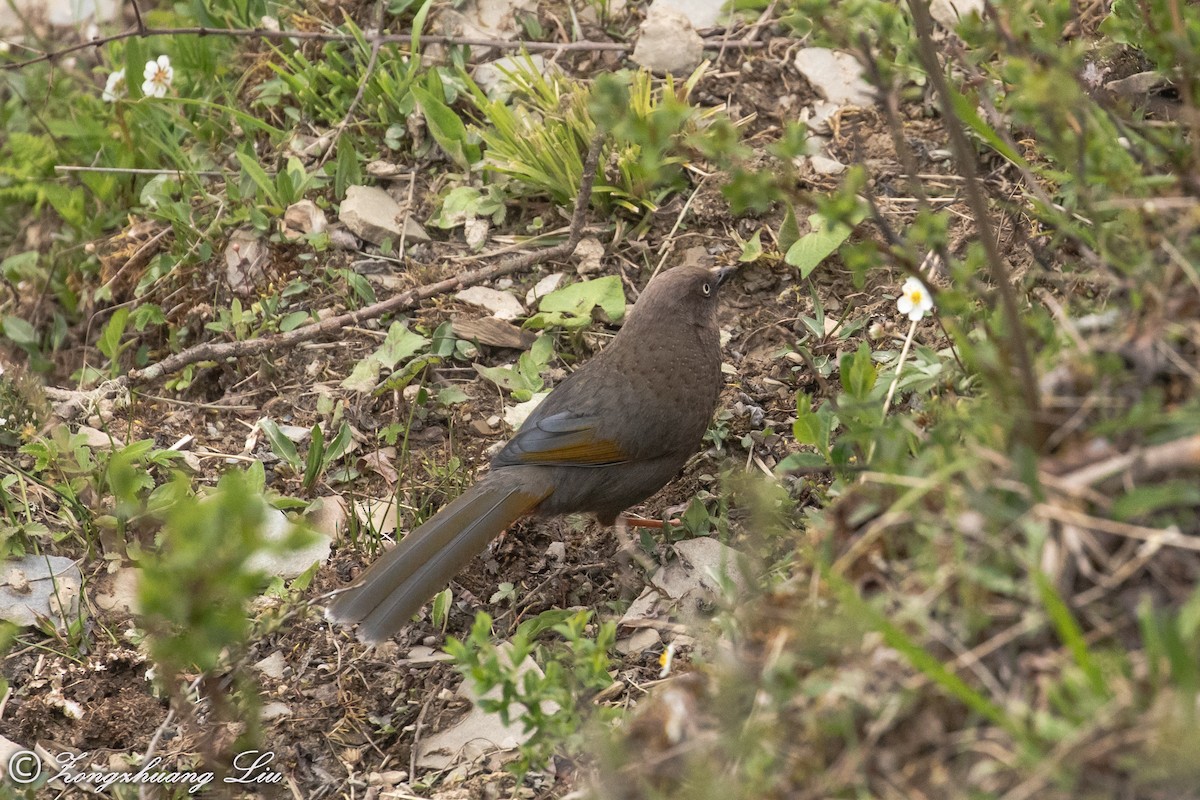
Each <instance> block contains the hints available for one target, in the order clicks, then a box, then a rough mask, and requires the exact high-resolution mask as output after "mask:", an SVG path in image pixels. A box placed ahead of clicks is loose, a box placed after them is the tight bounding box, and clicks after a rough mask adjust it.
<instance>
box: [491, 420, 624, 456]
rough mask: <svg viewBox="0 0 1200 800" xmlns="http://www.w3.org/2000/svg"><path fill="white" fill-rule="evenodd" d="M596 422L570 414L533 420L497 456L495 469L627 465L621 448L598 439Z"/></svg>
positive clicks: (612, 442)
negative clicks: (534, 465)
mask: <svg viewBox="0 0 1200 800" xmlns="http://www.w3.org/2000/svg"><path fill="white" fill-rule="evenodd" d="M597 422H599V418H598V417H596V416H581V415H578V414H572V413H571V412H569V411H561V412H559V413H557V414H551V415H549V416H546V417H543V418H541V419H532V418H531V419H530V420H529V421H528V422H527V423H526V424H525V425H522V426H521V429H520V430H519V431H517V435H516V436H514V437H513V438H512V439H511V440H510V441H509V443H508V444H506V445H505V446H504V449H503V450H501V451H500V452H499V453H498V454H497V455H496V458H495V459H493V461H492V466H495V467H503V466H516V465H528V464H538V465H543V466H576V467H605V466H609V465H612V464H622V463H624V462H626V461H628V460H629V456H628V454H626V453H625V451H624V450H623V449H622V448H621V446H620V445H618V444H617V443H616V442H614V441H613V440H612V439H606V438H603V437H600V436H598V435H597V433H596V425H597Z"/></svg>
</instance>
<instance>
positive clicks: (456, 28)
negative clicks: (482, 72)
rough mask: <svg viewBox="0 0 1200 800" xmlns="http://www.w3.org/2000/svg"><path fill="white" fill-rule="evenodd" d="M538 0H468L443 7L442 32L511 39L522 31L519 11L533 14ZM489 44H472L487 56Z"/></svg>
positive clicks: (477, 53) (474, 51)
mask: <svg viewBox="0 0 1200 800" xmlns="http://www.w3.org/2000/svg"><path fill="white" fill-rule="evenodd" d="M536 11H537V3H536V2H535V0H466V2H463V3H458V4H457V7H456V8H455V9H449V8H443V9H442V10H441V11H440V13H439V14H438V22H440V23H441V28H442V32H443V33H444V34H446V35H447V36H451V37H465V38H469V39H500V40H502V41H511V40H513V39H515V38H517V34H518V33H520V31H521V25H520V22H519V21H518V19H517V15H518V13H522V14H534V13H536ZM488 52H490V48H485V47H472V48H471V53H472V55H474V56H475V57H476V58H481V57H484V56H485V55H486V54H487V53H488Z"/></svg>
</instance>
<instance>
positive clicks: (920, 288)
mask: <svg viewBox="0 0 1200 800" xmlns="http://www.w3.org/2000/svg"><path fill="white" fill-rule="evenodd" d="M896 308H897V309H899V311H900V313H901V314H905V315H907V316H908V318H909V319H910V320H912V321H913V322H917V321H918V320H920V319H921V318H922V317H924V316H925V312H927V311H932V310H933V297H931V296H930V294H929V290H928V289H927V288H925V284H923V283H921V281H919V280H918V279H916V278H909V279H908V280H906V281H905V282H904V286H902V287H901V288H900V298H899V299H898V300H896Z"/></svg>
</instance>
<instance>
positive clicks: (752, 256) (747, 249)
mask: <svg viewBox="0 0 1200 800" xmlns="http://www.w3.org/2000/svg"><path fill="white" fill-rule="evenodd" d="M762 253H763V248H762V231H761V230H757V231H755V232H754V235H753V236H751V237H750V241H748V242H746V243H745V244H743V245H742V254H741V255H740V256H738V261H741V262H747V261H757V260H758V259H760V258H762Z"/></svg>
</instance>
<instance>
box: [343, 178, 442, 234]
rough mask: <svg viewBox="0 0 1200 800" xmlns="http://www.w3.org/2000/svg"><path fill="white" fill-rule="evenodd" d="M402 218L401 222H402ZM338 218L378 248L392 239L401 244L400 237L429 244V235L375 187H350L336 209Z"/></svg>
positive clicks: (351, 230) (386, 194) (385, 193)
mask: <svg viewBox="0 0 1200 800" xmlns="http://www.w3.org/2000/svg"><path fill="white" fill-rule="evenodd" d="M401 217H403V218H404V219H403V222H401ZM338 219H339V220H341V221H342V223H343V224H344V225H345V226H346V227H347V228H349V229H350V232H351V233H353V234H354V235H355V236H357V237H358V238H360V239H365V240H367V241H368V242H370V243H371V244H375V245H379V244H383V242H384V241H385V240H387V239H391V241H392V243H393V244H394V245H399V244H400V238H401V234H403V236H404V238H405V239H406V240H408V241H417V242H428V241H429V234H428V233H426V232H425V229H424V228H422V227H421V226H420V225H419V224H418V223H417V221H416V220H414V219H413V218H412V217H410V216H408V215H406V214H404V211H403V209H401V208H400V204H399V203H397V202H396V201H395V200H393V199H392V196H391V195H390V194H388V193H387V192H385V191H384V190H383V189H380V188H378V187H375V186H351V187H349V188H348V189H346V199H344V200H343V201H342V205H341V208H340V209H339V210H338Z"/></svg>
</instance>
